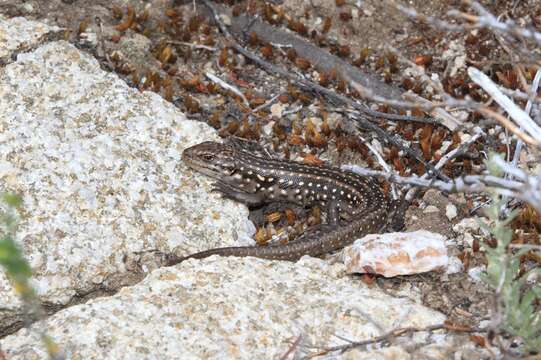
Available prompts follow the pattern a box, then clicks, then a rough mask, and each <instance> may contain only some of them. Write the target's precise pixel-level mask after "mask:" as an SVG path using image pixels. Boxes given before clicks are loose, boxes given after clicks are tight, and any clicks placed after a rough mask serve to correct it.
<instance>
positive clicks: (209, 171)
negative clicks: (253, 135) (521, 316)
mask: <svg viewBox="0 0 541 360" xmlns="http://www.w3.org/2000/svg"><path fill="white" fill-rule="evenodd" d="M182 160H183V162H184V163H185V164H186V165H187V166H188V167H190V168H192V169H194V170H196V171H197V172H200V173H202V174H204V175H207V176H209V177H211V178H213V179H214V180H215V183H214V184H213V189H212V190H213V191H216V192H219V193H221V194H222V196H223V197H225V198H228V199H232V200H235V201H239V202H241V203H244V204H246V205H247V206H252V207H253V206H260V205H262V204H265V203H270V202H290V203H294V204H297V205H301V206H304V207H310V206H315V205H319V206H321V207H322V208H323V209H325V210H326V214H327V221H326V223H324V224H320V225H316V226H314V227H312V228H309V229H308V230H307V231H305V232H304V233H303V234H302V235H301V236H300V237H298V238H297V239H294V240H293V241H291V242H289V243H287V244H285V245H278V244H277V245H268V246H237V247H222V248H215V249H210V250H206V251H201V252H198V253H194V254H191V255H187V256H185V257H178V256H176V255H167V257H166V264H167V265H168V266H171V265H175V264H177V263H180V262H182V261H184V260H186V259H189V258H198V259H199V258H205V257H208V256H211V255H221V256H253V257H259V258H265V259H275V260H289V261H296V260H298V259H299V258H301V257H302V256H304V255H311V256H320V255H323V254H325V253H328V252H331V251H334V250H337V249H340V248H342V247H344V246H346V245H349V244H351V243H353V242H354V241H355V240H356V239H358V238H360V237H362V236H364V235H366V234H369V233H378V232H381V231H382V230H384V229H385V228H388V227H389V226H393V224H391V222H395V223H399V222H400V221H401V220H400V215H398V216H397V215H396V214H397V212H396V209H398V208H399V206H397V205H396V204H397V202H392V201H390V200H389V199H388V198H387V197H386V195H385V194H384V193H383V191H382V189H381V187H380V186H379V184H378V182H377V181H376V180H374V179H372V178H369V177H362V176H360V175H358V174H355V173H353V172H349V171H344V170H341V169H338V168H334V167H330V166H313V165H307V164H302V163H298V162H294V161H289V160H283V159H277V158H274V157H273V156H272V155H271V154H270V153H269V152H267V151H265V150H260V149H259V148H257V147H256V148H253V147H252V148H250V147H247V146H245V145H242V144H241V142H239V141H238V140H237V141H233V140H230V141H227V142H225V143H219V142H214V141H206V142H203V143H200V144H198V145H195V146H192V147H189V148H187V149H185V150H184V151H183V154H182ZM397 220H398V221H397Z"/></svg>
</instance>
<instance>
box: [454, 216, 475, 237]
mask: <svg viewBox="0 0 541 360" xmlns="http://www.w3.org/2000/svg"><path fill="white" fill-rule="evenodd" d="M479 227H480V225H479V218H475V217H473V218H465V219H462V220H460V222H459V223H458V224H456V225H454V226H453V231H454V232H456V233H458V234H460V233H464V232H466V231H473V232H475V231H478V230H479Z"/></svg>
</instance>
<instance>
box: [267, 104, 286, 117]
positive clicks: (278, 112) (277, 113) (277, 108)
mask: <svg viewBox="0 0 541 360" xmlns="http://www.w3.org/2000/svg"><path fill="white" fill-rule="evenodd" d="M284 109H285V106H284V105H283V104H281V103H275V104H272V105H271V107H270V111H271V114H272V116H273V117H275V118H276V119H279V118H281V117H282V113H283V112H284Z"/></svg>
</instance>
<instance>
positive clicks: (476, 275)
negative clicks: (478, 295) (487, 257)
mask: <svg viewBox="0 0 541 360" xmlns="http://www.w3.org/2000/svg"><path fill="white" fill-rule="evenodd" d="M485 270H486V268H485V267H484V266H477V267H472V268H470V269H469V270H468V276H469V277H470V278H471V279H472V280H474V281H477V282H480V281H482V280H481V274H482V273H483V272H484V271H485Z"/></svg>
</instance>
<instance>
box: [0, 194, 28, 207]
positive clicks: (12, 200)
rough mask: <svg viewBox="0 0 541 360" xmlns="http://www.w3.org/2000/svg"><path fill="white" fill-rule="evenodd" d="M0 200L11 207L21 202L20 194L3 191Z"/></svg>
mask: <svg viewBox="0 0 541 360" xmlns="http://www.w3.org/2000/svg"><path fill="white" fill-rule="evenodd" d="M2 200H4V202H5V203H6V204H8V205H9V206H11V207H14V208H17V207H19V206H21V204H22V203H23V199H22V197H21V196H19V195H17V194H13V193H3V194H2Z"/></svg>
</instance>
